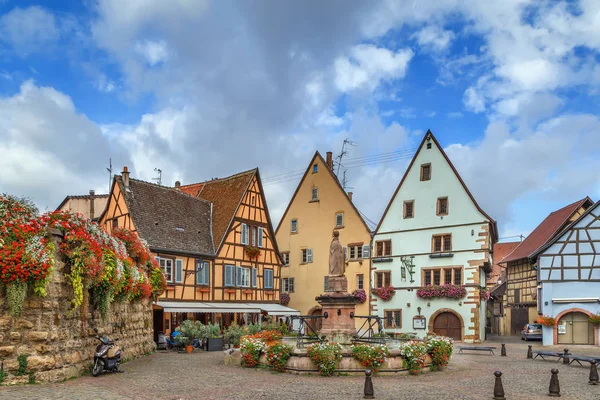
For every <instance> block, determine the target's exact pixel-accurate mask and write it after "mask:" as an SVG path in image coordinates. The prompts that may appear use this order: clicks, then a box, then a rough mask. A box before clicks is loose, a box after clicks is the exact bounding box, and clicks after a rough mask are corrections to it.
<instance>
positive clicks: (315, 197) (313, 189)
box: [311, 187, 319, 201]
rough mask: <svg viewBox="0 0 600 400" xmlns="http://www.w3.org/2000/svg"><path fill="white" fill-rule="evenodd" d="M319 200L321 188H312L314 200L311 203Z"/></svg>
mask: <svg viewBox="0 0 600 400" xmlns="http://www.w3.org/2000/svg"><path fill="white" fill-rule="evenodd" d="M317 200H319V188H316V187H314V188H312V198H311V201H317Z"/></svg>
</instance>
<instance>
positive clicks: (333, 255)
mask: <svg viewBox="0 0 600 400" xmlns="http://www.w3.org/2000/svg"><path fill="white" fill-rule="evenodd" d="M339 237H340V233H339V232H338V231H333V239H332V240H331V245H330V246H329V276H344V272H345V266H344V248H343V247H342V245H341V244H340V239H339Z"/></svg>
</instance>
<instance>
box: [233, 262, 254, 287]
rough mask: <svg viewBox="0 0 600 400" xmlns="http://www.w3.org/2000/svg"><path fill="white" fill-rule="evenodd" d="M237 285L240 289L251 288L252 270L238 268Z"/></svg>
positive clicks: (236, 274)
mask: <svg viewBox="0 0 600 400" xmlns="http://www.w3.org/2000/svg"><path fill="white" fill-rule="evenodd" d="M235 272H236V273H235V284H236V286H238V287H250V268H244V267H237V268H236V271H235Z"/></svg>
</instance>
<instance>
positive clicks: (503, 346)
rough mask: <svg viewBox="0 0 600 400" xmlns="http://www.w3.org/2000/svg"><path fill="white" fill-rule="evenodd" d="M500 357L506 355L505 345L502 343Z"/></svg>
mask: <svg viewBox="0 0 600 400" xmlns="http://www.w3.org/2000/svg"><path fill="white" fill-rule="evenodd" d="M500 355H501V356H502V357H506V345H505V344H504V343H502V350H501V351H500Z"/></svg>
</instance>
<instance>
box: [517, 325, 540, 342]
mask: <svg viewBox="0 0 600 400" xmlns="http://www.w3.org/2000/svg"><path fill="white" fill-rule="evenodd" d="M532 339H533V340H542V324H527V325H525V327H523V330H522V331H521V340H525V341H527V340H532Z"/></svg>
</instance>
